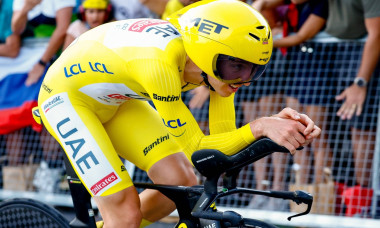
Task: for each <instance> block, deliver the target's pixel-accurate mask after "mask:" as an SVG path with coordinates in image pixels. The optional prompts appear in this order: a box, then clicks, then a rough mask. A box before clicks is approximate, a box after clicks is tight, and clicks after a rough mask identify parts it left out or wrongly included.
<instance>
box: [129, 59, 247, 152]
mask: <svg viewBox="0 0 380 228" xmlns="http://www.w3.org/2000/svg"><path fill="white" fill-rule="evenodd" d="M140 61H141V63H144V64H143V65H142V66H145V67H139V68H138V69H137V67H135V68H134V71H135V74H136V75H139V79H138V80H139V82H140V83H141V85H143V86H144V88H145V90H146V91H147V92H148V94H149V96H150V97H151V98H152V101H153V102H154V105H155V107H156V108H157V111H158V112H159V114H160V116H161V117H162V119H163V122H164V124H165V126H166V127H167V129H168V131H169V133H170V135H171V136H172V137H174V138H175V140H176V141H177V142H178V144H179V145H180V146H181V148H182V149H183V150H184V152H185V153H186V154H187V155H188V156H189V155H191V153H192V152H194V151H196V150H199V149H206V148H208V149H219V150H221V151H222V152H224V153H226V154H234V153H236V152H237V151H239V150H241V149H243V148H244V147H246V146H247V145H248V144H249V143H251V142H253V141H254V138H253V135H252V133H251V131H250V128H249V125H247V126H246V127H243V128H241V129H235V130H232V131H228V132H225V133H219V134H213V135H210V136H205V135H204V134H203V133H202V131H201V129H200V128H199V126H198V123H197V121H196V120H195V119H194V117H193V115H192V114H191V112H190V110H189V109H188V108H187V107H186V105H185V104H184V103H183V101H182V99H181V97H180V96H181V82H180V76H179V73H178V69H177V67H174V66H170V65H168V64H165V63H163V62H161V61H159V60H154V61H149V63H147V61H146V60H145V61H144V60H140ZM147 66H149V67H147ZM157 75H162V76H157ZM178 98H179V99H178ZM222 111H223V110H222Z"/></svg>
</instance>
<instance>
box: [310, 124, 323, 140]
mask: <svg viewBox="0 0 380 228" xmlns="http://www.w3.org/2000/svg"><path fill="white" fill-rule="evenodd" d="M321 132H322V130H321V128H319V127H318V126H317V125H315V126H314V129H313V131H312V132H311V133H310V134H309V135H307V136H306V139H307V140H309V139H314V138H316V137H318V136H319V135H320V134H321Z"/></svg>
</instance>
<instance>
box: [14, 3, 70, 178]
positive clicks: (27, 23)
mask: <svg viewBox="0 0 380 228" xmlns="http://www.w3.org/2000/svg"><path fill="white" fill-rule="evenodd" d="M75 5H76V1H75V0H65V1H60V0H14V1H13V16H12V31H13V33H14V34H16V35H18V36H21V37H22V39H24V38H31V39H29V41H32V42H33V41H34V40H36V39H35V38H49V41H48V43H47V46H46V49H45V50H44V52H43V53H42V56H41V57H40V60H39V61H38V62H37V63H35V64H34V66H33V67H32V69H31V71H29V73H28V76H27V78H26V80H25V85H26V86H28V88H32V87H35V85H36V84H38V83H40V82H41V80H42V77H43V75H44V73H45V71H46V67H47V66H48V65H49V64H50V62H51V61H53V59H54V57H56V55H58V54H59V51H60V48H61V47H62V45H63V41H64V38H65V34H66V31H67V28H68V26H69V24H70V21H71V17H72V11H73V7H74V6H75ZM28 113H30V110H28ZM14 134H15V135H14V136H13V137H9V139H12V138H13V139H19V140H21V141H25V139H24V138H25V137H24V136H23V135H22V131H21V133H20V131H16V132H14ZM40 142H41V145H42V149H43V153H44V158H43V159H44V160H46V161H48V162H50V165H53V164H54V166H56V165H57V164H56V160H57V158H58V156H59V155H60V154H59V152H60V151H59V148H60V147H59V144H57V143H56V142H55V140H54V139H53V138H52V137H51V136H50V134H49V133H48V132H47V131H46V129H43V130H42V132H41V134H40ZM19 144H20V143H19ZM19 144H18V145H19ZM20 145H22V144H20ZM14 151H15V150H13V151H12V153H10V152H9V151H8V156H10V158H9V160H10V161H12V160H16V161H18V160H20V155H19V154H18V153H17V152H16V153H15V152H14ZM51 162H53V163H51ZM52 178H57V177H53V176H52ZM43 181H45V182H48V181H49V180H47V179H45V180H43Z"/></svg>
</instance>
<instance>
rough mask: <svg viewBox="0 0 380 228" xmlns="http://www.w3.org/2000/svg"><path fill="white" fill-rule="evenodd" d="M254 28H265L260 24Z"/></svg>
mask: <svg viewBox="0 0 380 228" xmlns="http://www.w3.org/2000/svg"><path fill="white" fill-rule="evenodd" d="M256 28H257V29H263V28H265V26H263V25H260V26H257V27H256Z"/></svg>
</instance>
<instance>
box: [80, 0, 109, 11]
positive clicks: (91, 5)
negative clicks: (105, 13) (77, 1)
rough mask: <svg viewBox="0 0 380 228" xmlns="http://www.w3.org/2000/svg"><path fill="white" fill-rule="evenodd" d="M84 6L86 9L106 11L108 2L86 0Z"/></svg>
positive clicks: (106, 0)
mask: <svg viewBox="0 0 380 228" xmlns="http://www.w3.org/2000/svg"><path fill="white" fill-rule="evenodd" d="M82 5H83V8H85V9H100V10H105V9H107V7H108V0H85V1H84V2H83V4H82Z"/></svg>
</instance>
